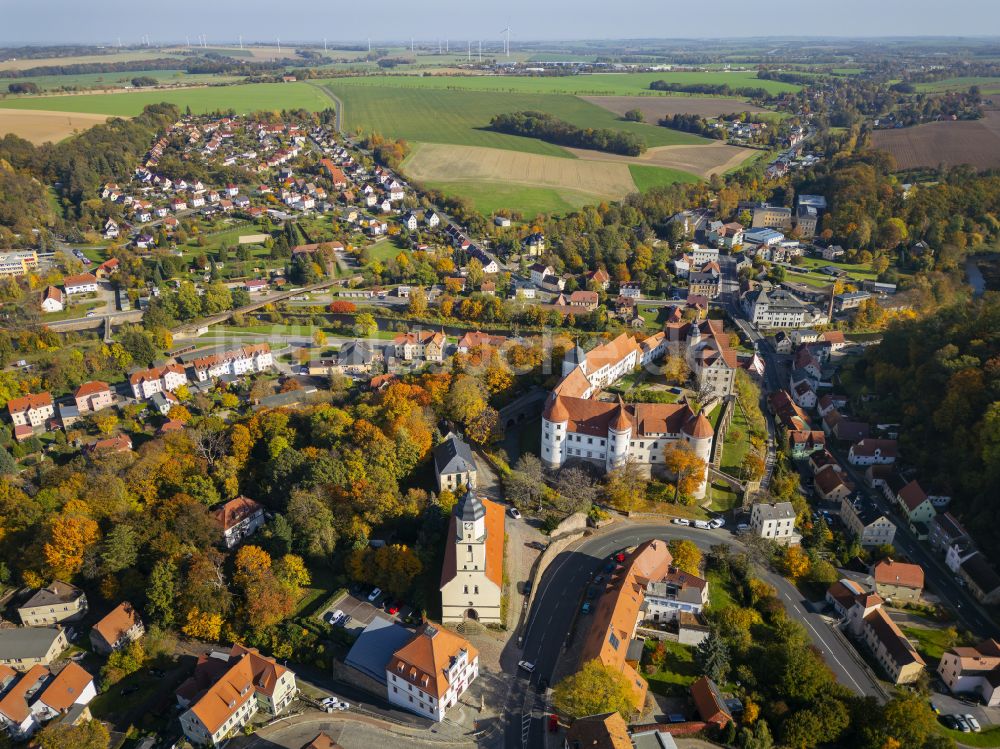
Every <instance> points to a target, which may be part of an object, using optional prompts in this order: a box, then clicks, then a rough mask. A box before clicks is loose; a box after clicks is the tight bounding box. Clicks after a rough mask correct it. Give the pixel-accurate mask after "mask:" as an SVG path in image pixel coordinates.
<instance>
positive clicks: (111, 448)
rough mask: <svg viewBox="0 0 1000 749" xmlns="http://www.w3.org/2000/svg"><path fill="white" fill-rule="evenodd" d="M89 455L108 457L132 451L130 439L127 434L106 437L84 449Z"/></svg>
mask: <svg viewBox="0 0 1000 749" xmlns="http://www.w3.org/2000/svg"><path fill="white" fill-rule="evenodd" d="M85 449H86V450H88V451H89V452H90V453H96V454H105V455H109V454H112V453H127V452H131V451H132V438H131V437H129V436H128V435H127V434H119V435H117V436H115V437H108V438H106V439H103V440H97V442H95V443H93V444H92V445H90V446H89V447H88V448H85Z"/></svg>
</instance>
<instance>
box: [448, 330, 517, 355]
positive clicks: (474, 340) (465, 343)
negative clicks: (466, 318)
mask: <svg viewBox="0 0 1000 749" xmlns="http://www.w3.org/2000/svg"><path fill="white" fill-rule="evenodd" d="M506 342H507V337H506V336H502V335H491V334H490V333H483V332H480V331H478V330H476V331H470V332H468V333H466V334H465V335H463V336H462V337H461V338H459V339H458V352H459V353H460V354H467V353H469V352H470V351H473V350H474V349H480V350H481V351H486V350H487V349H498V348H500V347H501V346H503V345H504V343H506Z"/></svg>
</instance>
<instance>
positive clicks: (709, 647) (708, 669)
mask: <svg viewBox="0 0 1000 749" xmlns="http://www.w3.org/2000/svg"><path fill="white" fill-rule="evenodd" d="M694 660H695V663H697V664H698V668H699V669H700V670H701V672H702V673H703V674H705V675H706V676H708V678H710V679H711V680H712V681H714V682H723V681H725V680H726V676H728V675H729V647H728V646H727V645H726V643H725V641H724V640H723V639H722V638H721V637H719V635H718V633H717V632H716V631H715V630H712V633H711V634H709V636H708V637H706V638H705V639H704V640H702V641H701V642H700V643H699V644H698V647H697V648H696V649H695V651H694Z"/></svg>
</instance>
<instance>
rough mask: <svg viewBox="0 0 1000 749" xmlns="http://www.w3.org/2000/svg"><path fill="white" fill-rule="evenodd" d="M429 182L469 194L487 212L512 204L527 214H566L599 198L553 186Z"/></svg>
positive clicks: (478, 208) (474, 202)
mask: <svg viewBox="0 0 1000 749" xmlns="http://www.w3.org/2000/svg"><path fill="white" fill-rule="evenodd" d="M426 186H427V187H430V188H432V189H434V190H441V191H442V192H446V193H448V194H451V195H461V196H462V197H465V198H468V199H469V200H471V201H472V204H473V205H474V206H475V207H476V210H477V211H479V212H480V213H481V214H483V215H484V216H489V215H491V214H492V213H493V212H494V211H497V210H499V209H501V208H512V209H514V210H517V211H520V212H521V213H523V214H524V215H525V216H535V215H537V214H540V213H556V214H564V213H571V212H573V211H576V210H579V209H580V208H583V207H584V206H585V205H594V204H595V203H598V202H599V200H598V198H596V197H594V196H593V195H591V194H590V193H585V192H577V191H575V190H559V189H556V188H552V187H530V186H528V185H514V184H507V185H500V184H493V183H489V184H487V183H481V182H463V181H456V182H428V183H426Z"/></svg>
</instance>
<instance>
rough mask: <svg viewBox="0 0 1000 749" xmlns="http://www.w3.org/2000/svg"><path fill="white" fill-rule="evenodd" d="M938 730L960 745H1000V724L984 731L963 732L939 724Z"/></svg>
mask: <svg viewBox="0 0 1000 749" xmlns="http://www.w3.org/2000/svg"><path fill="white" fill-rule="evenodd" d="M938 730H940V731H941V733H942V734H944V735H945V736H947V737H948V738H950V739H953V740H954V741H955V742H956V743H957V744H959V745H960V746H977V747H978V746H982V747H994V746H1000V726H994V727H993V728H986V729H984V730H983V731H982V733H962V732H961V731H952V730H951V729H950V728H945V727H944V726H942V725H940V724H938Z"/></svg>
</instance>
